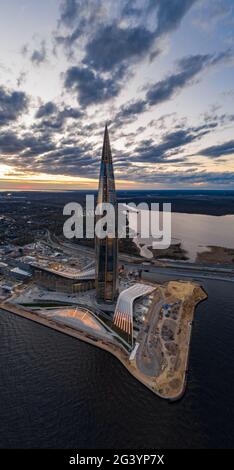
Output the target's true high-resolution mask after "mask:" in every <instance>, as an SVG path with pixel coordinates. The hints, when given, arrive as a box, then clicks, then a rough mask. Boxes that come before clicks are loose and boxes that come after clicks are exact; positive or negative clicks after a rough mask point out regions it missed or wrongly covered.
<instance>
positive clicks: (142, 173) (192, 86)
mask: <svg viewBox="0 0 234 470" xmlns="http://www.w3.org/2000/svg"><path fill="white" fill-rule="evenodd" d="M233 30H234V3H233V0H133V1H132V0H115V1H113V0H105V1H104V0H62V1H59V0H40V1H38V0H7V1H6V0H2V1H1V14H0V45H1V47H0V190H13V189H22V190H27V189H28V190H31V189H56V190H59V189H87V190H88V189H91V188H92V189H93V188H96V187H97V180H98V175H99V165H100V156H101V148H102V139H103V132H104V126H105V122H106V121H107V122H108V123H109V133H110V140H111V145H112V153H113V160H114V168H115V178H116V181H117V188H118V189H121V188H128V189H136V188H139V189H144V188H152V189H160V188H162V189H170V188H171V189H176V188H191V189H201V188H202V189H203V188H204V189H234V160H233V156H234V140H233V139H234V136H233V124H234V106H233V101H234V73H233V72H234V70H233V69H234V60H233V58H234V39H233Z"/></svg>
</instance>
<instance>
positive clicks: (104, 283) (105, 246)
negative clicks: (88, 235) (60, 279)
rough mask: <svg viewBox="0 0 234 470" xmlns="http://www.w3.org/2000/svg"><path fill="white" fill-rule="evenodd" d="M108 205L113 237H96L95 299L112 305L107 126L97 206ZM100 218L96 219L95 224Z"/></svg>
mask: <svg viewBox="0 0 234 470" xmlns="http://www.w3.org/2000/svg"><path fill="white" fill-rule="evenodd" d="M103 203H110V204H112V207H113V208H114V211H115V228H114V233H113V235H114V236H110V235H108V234H107V235H106V236H105V238H100V237H97V236H96V240H95V250H96V298H97V301H98V302H99V303H112V302H114V301H115V300H116V297H117V294H118V235H117V234H118V222H117V203H116V192H115V179H114V170H113V163H112V155H111V147H110V140H109V133H108V128H107V126H106V127H105V134H104V141H103V148H102V159H101V168H100V177H99V189H98V198H97V204H103ZM100 218H101V216H100V215H98V216H97V217H96V222H98V220H99V219H100Z"/></svg>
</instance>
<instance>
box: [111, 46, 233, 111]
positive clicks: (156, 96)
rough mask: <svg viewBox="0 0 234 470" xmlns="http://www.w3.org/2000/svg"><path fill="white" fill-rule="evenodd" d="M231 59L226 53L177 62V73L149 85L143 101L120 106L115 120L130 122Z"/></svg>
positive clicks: (200, 55)
mask: <svg viewBox="0 0 234 470" xmlns="http://www.w3.org/2000/svg"><path fill="white" fill-rule="evenodd" d="M232 57H233V54H232V52H231V51H230V50H229V49H228V50H227V51H224V52H221V53H219V54H203V55H202V54H197V55H193V56H188V57H184V58H182V59H181V60H179V61H178V62H177V66H178V71H177V72H176V73H173V74H171V75H168V76H167V77H166V78H164V79H163V80H160V81H159V82H157V83H155V84H154V85H151V86H150V87H149V89H148V91H147V93H146V97H145V99H144V100H143V99H139V100H136V101H135V102H130V103H127V104H125V105H124V106H122V108H121V109H120V111H119V112H118V114H117V116H116V119H118V120H130V119H132V118H134V116H136V115H138V114H140V113H142V112H144V111H146V110H147V109H149V108H150V107H151V106H155V105H157V104H160V103H162V102H164V101H167V100H169V99H170V98H172V97H173V96H174V95H175V94H176V93H178V92H179V91H181V90H182V89H183V88H184V87H186V86H187V85H189V84H190V83H191V81H192V80H193V79H194V78H195V77H197V76H198V75H199V74H200V73H201V72H202V71H204V70H206V69H208V68H209V67H212V66H215V65H217V64H219V63H222V62H224V61H228V60H230V59H231V58H232Z"/></svg>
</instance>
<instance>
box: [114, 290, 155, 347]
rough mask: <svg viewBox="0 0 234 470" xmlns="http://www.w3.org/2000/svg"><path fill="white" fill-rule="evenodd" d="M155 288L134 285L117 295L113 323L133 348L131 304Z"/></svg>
mask: <svg viewBox="0 0 234 470" xmlns="http://www.w3.org/2000/svg"><path fill="white" fill-rule="evenodd" d="M155 288H156V287H154V286H150V285H148V284H141V283H136V284H134V285H133V286H131V287H129V288H128V289H125V290H124V291H122V292H121V293H120V294H119V297H118V300H117V304H116V308H115V313H114V318H113V323H114V325H115V326H116V327H117V328H119V329H120V330H121V331H122V332H124V333H125V334H126V335H127V336H128V342H129V343H130V345H131V346H133V302H134V300H136V299H137V298H139V297H143V296H145V295H147V294H150V293H151V292H152V291H153V290H155Z"/></svg>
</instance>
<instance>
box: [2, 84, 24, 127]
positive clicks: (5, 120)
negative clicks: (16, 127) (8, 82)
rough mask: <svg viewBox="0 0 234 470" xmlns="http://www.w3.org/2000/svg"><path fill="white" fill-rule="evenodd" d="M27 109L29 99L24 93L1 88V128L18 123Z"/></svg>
mask: <svg viewBox="0 0 234 470" xmlns="http://www.w3.org/2000/svg"><path fill="white" fill-rule="evenodd" d="M27 107H28V97H27V95H26V94H25V93H24V92H22V91H12V90H9V89H8V88H5V87H2V86H0V126H4V125H6V124H9V123H10V122H12V121H16V120H17V119H18V117H19V116H20V115H21V114H22V113H23V112H25V111H26V110H27Z"/></svg>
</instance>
